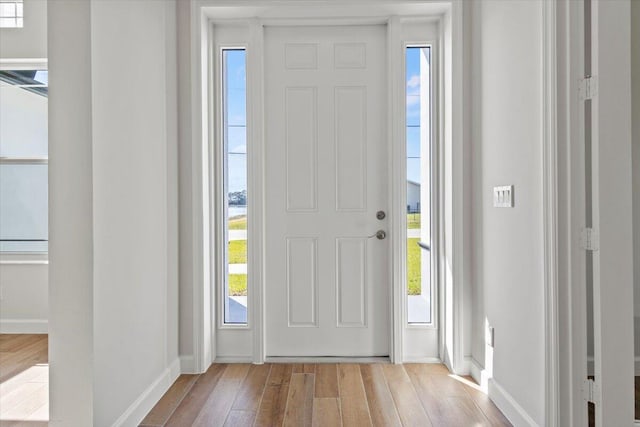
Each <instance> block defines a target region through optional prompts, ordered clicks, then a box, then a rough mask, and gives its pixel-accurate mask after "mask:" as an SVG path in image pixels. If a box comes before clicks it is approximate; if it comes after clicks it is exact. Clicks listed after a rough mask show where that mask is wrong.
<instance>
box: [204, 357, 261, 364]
mask: <svg viewBox="0 0 640 427" xmlns="http://www.w3.org/2000/svg"><path fill="white" fill-rule="evenodd" d="M213 363H253V356H216V360H214V361H213Z"/></svg>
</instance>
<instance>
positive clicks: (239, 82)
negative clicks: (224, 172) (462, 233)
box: [224, 48, 424, 192]
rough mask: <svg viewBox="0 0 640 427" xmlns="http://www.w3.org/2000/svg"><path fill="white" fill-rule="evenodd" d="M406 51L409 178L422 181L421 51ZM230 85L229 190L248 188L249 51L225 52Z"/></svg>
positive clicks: (228, 135) (228, 87)
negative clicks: (247, 59) (247, 112)
mask: <svg viewBox="0 0 640 427" xmlns="http://www.w3.org/2000/svg"><path fill="white" fill-rule="evenodd" d="M421 49H424V48H407V53H406V61H407V62H406V76H405V78H406V85H407V128H406V132H407V179H409V180H411V181H416V182H420V159H419V157H420V77H419V76H420V50H421ZM224 67H225V71H226V78H227V80H226V82H227V97H226V101H227V113H226V120H227V128H226V132H227V142H228V145H229V158H228V162H229V163H228V173H229V179H228V183H229V191H230V192H233V191H241V190H244V189H246V188H247V180H246V175H247V173H246V170H247V166H246V152H247V132H246V124H247V123H246V122H247V114H246V111H247V105H246V104H247V84H246V78H245V76H246V52H245V51H244V50H225V51H224ZM233 153H237V154H233Z"/></svg>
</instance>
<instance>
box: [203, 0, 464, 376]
mask: <svg viewBox="0 0 640 427" xmlns="http://www.w3.org/2000/svg"><path fill="white" fill-rule="evenodd" d="M274 3H275V2H274ZM265 4H269V5H271V4H272V3H270V2H251V1H248V2H243V4H242V5H241V6H237V4H236V3H234V4H233V5H232V4H230V3H226V2H219V1H211V0H208V1H199V2H194V3H193V5H192V7H191V16H190V19H191V22H192V23H194V24H195V25H192V26H191V29H192V33H191V44H192V52H191V53H192V55H193V56H194V58H193V59H194V63H195V65H196V66H194V67H193V71H192V76H191V78H192V79H191V96H192V102H191V106H192V110H193V111H192V116H193V119H192V126H191V132H192V137H193V141H198V140H200V141H202V146H201V147H200V148H197V144H196V147H195V149H193V150H192V157H193V158H192V164H193V166H194V168H193V170H192V180H193V189H194V193H193V194H195V195H202V197H201V198H200V197H194V198H193V200H192V214H193V216H192V218H191V220H192V225H193V227H192V230H193V235H194V236H195V237H194V239H193V242H192V243H193V246H192V247H193V255H194V257H193V283H194V284H195V286H194V289H193V306H194V311H193V318H194V325H193V326H194V327H193V349H194V355H193V361H192V367H193V369H192V370H193V371H203V370H205V369H206V368H207V367H208V366H209V364H210V363H211V362H212V361H213V359H214V358H215V359H216V360H218V361H223V360H225V359H226V360H229V361H252V362H254V363H263V362H264V359H265V357H264V329H263V325H264V321H261V322H257V321H255V320H256V319H263V316H264V307H263V305H262V301H263V298H262V292H263V290H262V287H261V286H254V287H253V288H254V289H253V292H252V295H251V296H250V297H249V300H250V303H251V304H252V308H251V314H250V316H251V318H252V319H253V321H251V320H250V322H252V323H250V324H249V326H248V327H246V328H244V330H236V331H233V332H245V331H250V335H251V337H250V338H249V337H246V336H245V337H244V338H239V337H240V336H241V334H231V335H229V336H227V337H225V338H222V335H224V334H221V332H223V331H225V329H226V328H219V327H213V322H212V321H211V320H212V319H215V318H216V316H217V313H216V311H217V307H216V305H215V300H216V298H215V286H214V283H219V282H217V280H216V277H217V274H216V268H215V265H214V264H215V263H213V262H211V260H212V259H213V258H212V257H211V255H212V254H215V253H216V251H215V246H216V244H215V238H214V237H213V236H215V234H214V233H213V231H214V230H215V221H214V220H213V218H215V215H214V214H213V213H214V208H215V204H214V200H215V194H214V192H213V190H214V187H213V185H212V178H213V175H212V171H213V170H214V169H213V167H214V165H213V164H212V162H211V161H210V159H211V156H210V154H211V153H213V152H214V149H215V145H214V142H215V138H214V133H213V128H214V127H213V125H212V124H211V123H209V117H211V114H209V111H210V106H211V105H212V100H213V92H214V91H213V87H214V86H213V83H214V82H212V80H211V79H212V73H211V72H210V71H211V65H212V64H211V62H210V58H211V51H210V47H211V46H213V43H212V40H211V34H212V31H211V29H212V28H213V25H224V24H229V23H235V24H238V23H242V24H243V25H245V26H246V28H247V34H248V43H249V45H250V46H251V47H252V48H255V49H254V51H255V52H257V54H256V55H255V56H254V57H253V58H249V57H248V58H247V61H248V67H249V68H251V67H252V66H251V62H252V61H255V64H254V66H253V68H254V69H255V70H256V72H255V73H253V76H252V73H249V75H248V76H247V78H248V85H250V86H252V87H253V90H254V91H255V94H254V95H253V96H254V97H255V98H254V99H258V100H260V102H255V103H253V105H252V107H251V109H250V111H249V112H248V115H250V116H251V115H254V117H252V118H251V119H250V120H252V122H253V123H254V126H253V127H254V129H253V130H249V138H250V139H251V140H252V144H253V150H254V153H255V154H256V156H258V155H259V156H262V150H263V149H264V147H263V139H262V135H261V131H258V130H261V129H262V127H263V121H262V113H263V112H262V111H261V110H262V90H261V87H262V86H261V82H260V81H259V80H260V79H259V76H260V75H261V71H262V68H261V67H262V60H261V58H260V55H259V52H261V46H262V38H263V27H264V26H265V25H282V24H283V23H284V24H289V25H291V24H295V25H309V24H325V25H326V24H328V23H333V24H334V25H335V24H336V23H338V24H345V23H346V24H354V23H368V24H375V23H381V22H386V23H387V24H388V26H389V40H390V43H389V46H393V45H396V46H397V45H398V44H397V39H394V37H397V36H398V28H399V26H400V25H401V23H402V21H403V20H408V21H411V20H414V18H413V16H415V15H422V16H425V17H428V19H429V20H431V21H432V22H434V23H436V25H437V27H438V28H439V30H440V32H441V33H440V34H441V43H442V45H443V49H442V51H443V55H446V56H445V57H446V61H449V62H448V65H442V66H441V68H442V69H445V68H446V69H448V71H449V72H450V74H448V75H447V76H445V75H444V74H443V79H441V81H440V85H442V86H444V84H443V80H444V79H447V78H448V79H450V80H449V82H448V85H447V86H448V87H449V90H448V91H447V90H442V95H443V96H442V100H441V103H440V104H439V105H440V106H443V105H444V107H445V108H444V109H443V112H444V114H448V115H449V119H448V123H452V125H451V129H449V131H448V132H446V131H445V129H441V132H440V135H439V136H440V137H441V141H442V144H448V145H449V146H450V147H451V153H452V154H451V156H450V158H449V159H448V162H449V163H448V164H446V165H443V166H442V168H441V177H443V178H445V179H447V180H450V182H451V183H452V186H451V188H452V189H453V191H455V192H459V196H456V197H452V195H447V197H445V196H444V195H443V196H442V197H441V201H444V202H445V203H447V204H450V205H451V206H452V207H453V208H449V211H450V212H453V217H452V218H450V222H449V228H448V229H447V230H443V233H442V234H443V238H444V239H447V240H449V242H450V244H449V245H448V250H446V251H444V250H443V253H442V254H441V257H440V259H439V262H438V264H439V265H447V266H448V267H447V272H446V274H445V272H444V271H443V272H442V274H441V276H440V280H444V281H446V282H447V283H446V285H445V284H444V283H441V284H440V285H439V286H440V287H441V288H442V289H447V292H443V294H445V295H441V296H440V306H441V307H442V308H443V309H442V310H441V312H440V313H439V319H440V321H441V325H442V327H443V333H442V334H441V338H440V343H441V346H440V355H439V356H440V358H439V359H440V360H442V361H444V362H445V363H447V364H448V365H449V367H450V368H451V369H452V370H453V371H454V372H456V373H468V372H469V360H468V358H467V359H465V357H464V349H463V342H464V339H463V334H465V333H467V331H466V330H465V327H464V321H463V318H464V317H466V316H468V314H467V313H465V312H467V311H468V310H469V307H470V306H469V305H468V304H469V303H468V302H467V303H465V301H464V298H465V296H464V289H463V286H464V285H463V283H465V282H467V280H465V279H464V277H463V276H464V275H465V274H466V270H467V269H465V268H464V267H463V262H469V261H468V260H464V257H463V256H462V255H463V252H464V251H463V245H464V240H463V239H462V238H461V237H462V236H464V235H465V233H466V235H468V234H469V233H468V227H469V226H470V225H469V224H467V223H465V220H464V218H463V214H462V212H463V209H464V205H465V204H466V203H468V202H467V201H466V200H467V196H466V195H465V194H467V193H465V192H468V191H469V189H468V187H466V186H465V185H464V182H463V178H464V177H463V174H462V173H461V169H462V167H461V166H462V163H463V154H464V140H463V133H462V131H458V130H456V129H462V128H463V127H464V120H463V116H462V115H463V111H464V108H463V102H462V98H463V97H462V87H463V85H462V79H463V74H462V72H461V70H462V63H463V56H462V54H461V52H460V53H459V54H456V55H452V54H451V52H453V50H454V49H461V46H462V27H461V23H462V5H460V4H459V3H458V2H450V3H431V2H424V3H392V2H386V1H374V2H371V3H370V4H369V3H368V6H370V7H367V8H362V6H361V4H359V3H358V2H353V3H347V4H344V5H343V4H342V3H340V2H337V1H335V0H327V1H325V2H320V3H318V2H309V4H305V5H303V6H284V5H281V4H279V6H278V7H277V8H276V7H273V8H269V7H265ZM363 14H364V16H363ZM403 15H404V17H403ZM316 16H323V17H324V18H322V19H319V18H315V17H316ZM344 16H357V18H343V17H344ZM409 16H411V17H409ZM394 28H395V30H394ZM208 47H209V48H208ZM443 62H444V61H443ZM399 65H400V64H398V63H397V62H396V63H394V62H393V61H389V64H388V66H389V68H390V72H389V73H388V75H389V78H393V76H397V75H398V74H399V70H398V69H396V68H397V67H398V66H399ZM455 70H458V71H455ZM203 88H204V90H203ZM389 91H390V99H394V100H396V101H397V99H398V97H399V96H401V95H400V94H399V93H398V91H397V89H395V90H394V88H393V87H392V86H391V85H390V88H389ZM203 94H204V96H203ZM249 96H252V95H249ZM390 113H391V114H390V115H389V120H390V125H389V130H390V132H398V131H399V130H400V126H401V125H402V124H401V122H400V121H399V120H398V118H397V117H396V116H395V114H394V113H393V111H391V112H390ZM446 121H447V120H445V118H444V117H441V119H440V123H444V122H446ZM391 136H392V135H390V140H391ZM403 154H404V153H403ZM249 162H250V165H252V164H253V165H255V168H254V167H251V166H250V169H251V170H252V172H253V174H254V175H258V176H259V175H260V174H261V173H262V172H263V168H262V165H261V164H260V162H259V161H257V162H253V161H252V160H249ZM390 162H391V163H392V169H391V170H392V173H393V175H394V176H393V179H392V180H390V185H391V186H394V187H393V188H395V185H396V184H397V182H398V180H402V182H403V183H404V179H405V178H404V177H400V178H399V177H398V176H397V170H398V168H397V166H394V165H397V164H398V163H399V162H404V158H399V156H398V153H397V151H394V152H393V153H391V156H390ZM456 171H457V172H456ZM249 179H250V180H251V176H250V177H249ZM438 185H439V186H442V184H441V183H439V184H438ZM395 193H397V192H395ZM252 202H253V203H252V205H253V207H250V208H249V209H250V210H249V214H250V215H251V213H252V212H253V215H252V218H253V219H250V225H249V227H252V225H251V224H252V223H253V229H254V230H258V229H259V227H261V226H263V224H262V220H263V218H262V210H263V205H262V200H260V197H257V198H256V199H254V200H253V201H252ZM395 202H396V201H395V200H393V202H392V203H393V204H394V207H395V208H394V209H393V210H392V211H390V217H391V220H392V223H393V229H392V232H391V234H392V236H393V235H396V236H397V235H398V233H395V230H397V229H401V228H402V227H401V222H400V215H399V212H397V210H398V209H399V210H402V209H401V208H400V207H399V206H398V205H397V203H395ZM441 209H442V210H443V211H444V207H443V206H441ZM454 235H455V236H458V237H455V236H454ZM250 238H252V240H253V242H254V247H256V251H258V250H261V248H262V244H263V243H262V240H261V238H260V233H255V235H253V237H250ZM392 239H393V237H392ZM399 240H400V239H399V238H398V239H395V241H393V242H392V248H393V249H392V251H393V278H392V280H393V282H392V283H393V288H394V289H393V298H391V301H392V311H391V312H392V322H393V325H392V328H391V331H392V332H391V334H392V339H391V342H392V348H391V349H390V358H391V361H392V362H395V363H400V362H402V361H403V346H402V344H403V336H404V321H403V318H402V306H403V304H404V302H403V299H402V297H401V291H402V290H401V289H399V288H400V285H399V283H401V282H400V271H401V270H402V269H403V268H404V260H403V259H401V256H402V251H401V250H399V249H398V248H399V246H400V245H401V244H404V242H400V241H399ZM441 244H443V246H444V242H441ZM256 255H258V254H257V253H253V254H252V253H250V254H249V258H250V260H251V259H252V258H251V257H252V256H253V257H254V259H253V261H250V262H251V263H252V265H251V267H250V272H253V274H252V276H253V278H254V279H256V280H262V277H263V276H262V274H263V265H262V260H261V259H260V257H259V256H257V257H256ZM454 261H455V262H454ZM250 274H251V273H250ZM198 284H201V285H198ZM447 293H448V294H447ZM443 300H448V301H449V304H446V305H445V304H443V303H442V302H443ZM445 309H446V310H449V311H450V313H445V312H444V311H445ZM445 318H447V319H450V321H449V322H448V324H446V323H445V322H442V320H443V319H445ZM445 335H446V336H448V337H450V339H445ZM238 341H243V342H247V341H248V342H249V343H250V344H249V345H248V346H245V348H246V349H248V350H249V352H243V354H237V355H233V354H228V355H223V356H222V357H221V356H220V354H218V352H217V351H216V350H217V348H218V347H222V346H225V345H226V344H227V343H232V342H238ZM216 355H217V357H216Z"/></svg>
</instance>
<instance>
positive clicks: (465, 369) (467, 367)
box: [456, 356, 473, 376]
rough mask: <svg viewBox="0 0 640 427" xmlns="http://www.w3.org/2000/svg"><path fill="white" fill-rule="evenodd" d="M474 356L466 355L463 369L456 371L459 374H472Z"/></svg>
mask: <svg viewBox="0 0 640 427" xmlns="http://www.w3.org/2000/svg"><path fill="white" fill-rule="evenodd" d="M472 360H473V358H472V357H471V356H465V357H464V359H463V360H462V369H461V372H456V374H457V375H461V376H464V375H471V361H472Z"/></svg>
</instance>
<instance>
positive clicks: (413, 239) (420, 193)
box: [405, 46, 434, 324]
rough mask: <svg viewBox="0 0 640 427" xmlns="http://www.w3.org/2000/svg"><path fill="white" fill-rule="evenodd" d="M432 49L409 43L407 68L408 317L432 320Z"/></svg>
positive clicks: (414, 320) (424, 321) (421, 321)
mask: <svg viewBox="0 0 640 427" xmlns="http://www.w3.org/2000/svg"><path fill="white" fill-rule="evenodd" d="M430 67H431V48H430V47H428V46H408V47H407V48H406V50H405V70H406V122H405V126H406V147H407V160H406V161H407V163H406V166H407V206H406V215H407V242H406V244H407V266H406V268H407V294H408V295H407V304H408V306H407V314H408V316H407V320H408V322H409V323H413V324H428V323H432V312H433V303H434V301H433V292H432V283H431V268H432V265H431V258H432V257H431V240H432V239H431V185H432V179H431V176H432V175H431V174H432V168H431V151H432V150H431V147H432V144H431V116H432V114H431V68H430Z"/></svg>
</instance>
